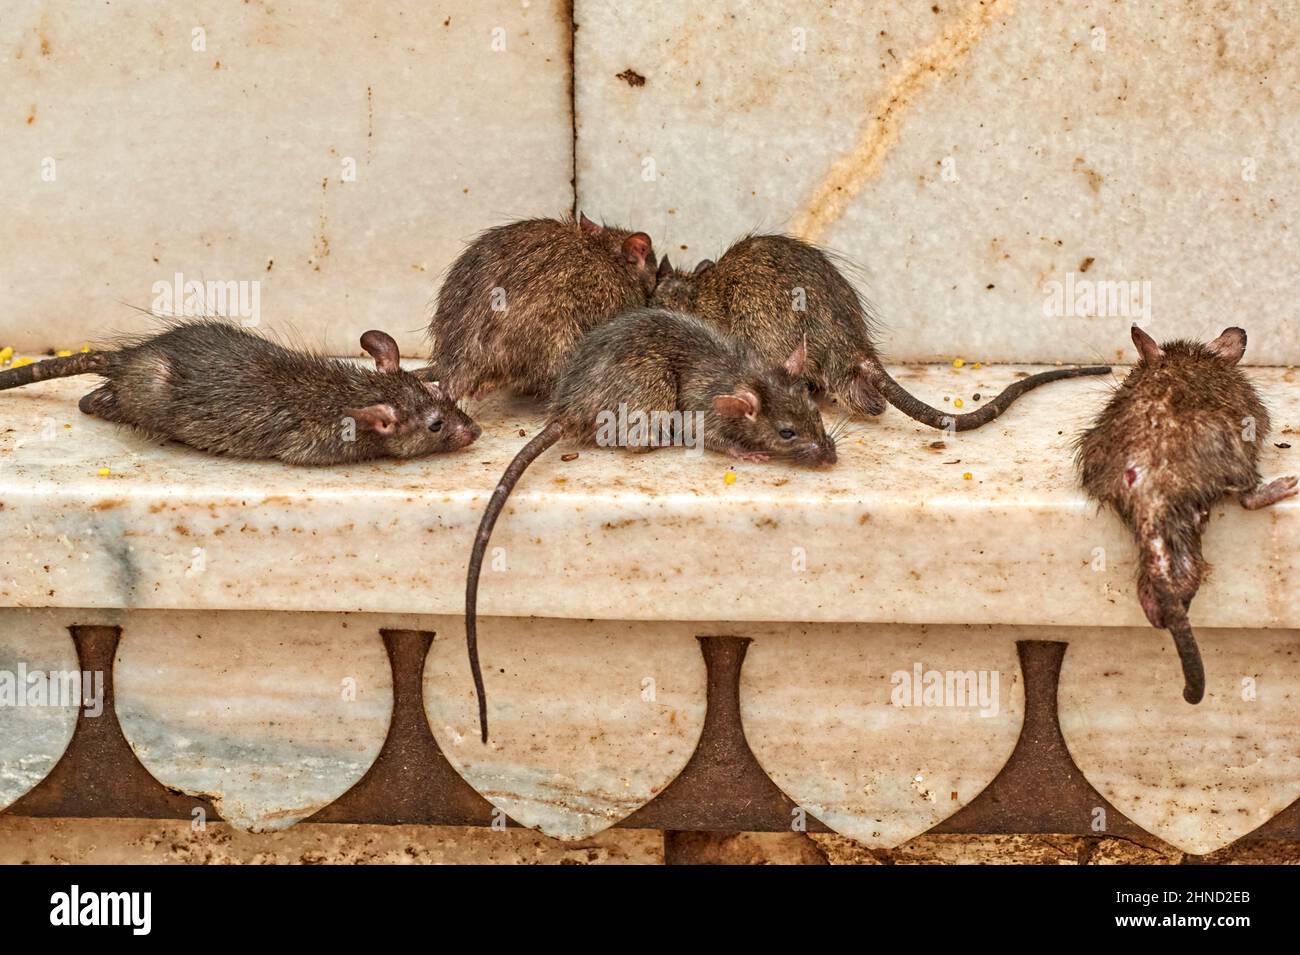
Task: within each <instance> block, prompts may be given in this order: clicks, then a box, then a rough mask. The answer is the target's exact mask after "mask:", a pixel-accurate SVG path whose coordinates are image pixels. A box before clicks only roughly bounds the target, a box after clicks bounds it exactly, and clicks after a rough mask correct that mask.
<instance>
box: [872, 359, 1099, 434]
mask: <svg viewBox="0 0 1300 955" xmlns="http://www.w3.org/2000/svg"><path fill="white" fill-rule="evenodd" d="M859 368H860V369H861V371H862V373H863V374H864V375H866V377H867V380H868V381H869V382H870V383H871V384H873V385H875V387H876V389H877V390H878V391H879V392H880V393H881V394H882V395H884V396H885V400H886V401H888V402H889V403H890V404H891V405H893V406H894V407H895V408H897V409H898V410H899V411H901V412H903V414H905V415H907V416H908V417H909V418H911V419H912V420H914V421H919V422H921V424H924V425H929V426H930V427H931V428H938V429H939V430H941V431H970V430H972V429H974V428H978V427H981V426H982V425H986V424H988V423H989V422H990V421H992V420H993V419H994V418H996V417H998V415H1000V414H1002V412H1004V411H1006V410H1007V409H1008V408H1009V407H1011V404H1012V402H1014V401H1015V400H1016V399H1017V398H1019V397H1020V396H1021V395H1023V394H1024V393H1025V392H1026V391H1032V390H1033V389H1034V388H1037V387H1038V386H1039V385H1045V384H1047V383H1048V382H1051V381H1063V380H1064V379H1066V378H1082V377H1084V376H1085V375H1108V374H1110V368H1108V367H1104V366H1101V365H1094V366H1090V367H1087V368H1057V369H1055V370H1053V371H1042V372H1039V373H1038V374H1036V375H1030V376H1029V377H1028V378H1021V379H1020V380H1019V381H1015V382H1012V383H1011V384H1009V385H1007V387H1006V388H1005V389H1003V391H1002V393H1001V394H999V395H998V396H997V397H996V398H994V399H993V400H992V401H990V402H989V403H988V404H986V405H984V406H983V407H981V408H980V409H979V410H978V411H970V412H967V413H966V414H949V413H947V412H946V411H940V410H939V409H938V408H931V407H930V406H929V405H927V404H926V403H925V402H924V401H920V400H918V399H917V398H915V397H913V396H912V394H911V393H910V392H908V391H907V389H906V388H904V387H903V386H902V385H900V384H899V383H898V382H897V381H895V380H894V379H893V378H892V377H891V376H890V374H889V372H887V371H885V369H884V366H883V365H881V364H880V361H879V359H876V358H868V359H866V360H864V361H863V362H862V363H861V365H859Z"/></svg>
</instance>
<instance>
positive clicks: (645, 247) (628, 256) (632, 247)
mask: <svg viewBox="0 0 1300 955" xmlns="http://www.w3.org/2000/svg"><path fill="white" fill-rule="evenodd" d="M650 249H651V246H650V236H648V235H646V234H645V233H644V232H633V233H632V234H631V235H630V236H628V237H627V238H626V239H624V240H623V258H624V259H625V260H626V261H627V264H628V265H635V266H636V267H637V268H638V269H644V268H645V260H646V259H647V258H649V257H650Z"/></svg>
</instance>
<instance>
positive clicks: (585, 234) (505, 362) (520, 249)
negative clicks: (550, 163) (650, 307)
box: [420, 213, 655, 399]
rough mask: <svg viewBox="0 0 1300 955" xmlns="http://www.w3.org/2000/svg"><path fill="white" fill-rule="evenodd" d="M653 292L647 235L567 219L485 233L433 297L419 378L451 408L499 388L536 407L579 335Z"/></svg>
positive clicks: (642, 301) (511, 225)
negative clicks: (427, 354) (428, 350)
mask: <svg viewBox="0 0 1300 955" xmlns="http://www.w3.org/2000/svg"><path fill="white" fill-rule="evenodd" d="M654 287H655V254H654V248H653V243H652V242H651V240H650V236H648V235H646V234H645V233H644V232H634V231H630V230H628V229H619V228H614V227H611V226H605V225H598V224H596V223H595V222H592V221H591V220H590V219H588V218H587V217H586V216H585V215H582V214H581V213H580V214H579V216H578V219H577V221H575V220H573V219H525V220H522V221H519V222H511V223H509V224H507V225H502V226H497V227H496V228H494V229H488V230H487V231H486V232H484V233H482V234H481V235H479V237H478V238H476V239H475V240H474V241H473V242H472V243H470V245H469V247H468V248H467V249H466V250H465V251H464V252H462V253H461V255H460V257H459V258H458V259H456V261H455V262H454V263H453V264H452V266H451V268H450V270H449V271H448V272H447V277H446V279H445V280H444V281H443V283H442V287H441V288H440V289H439V290H438V297H437V303H436V305H435V307H434V312H433V317H432V319H431V320H430V323H429V335H430V337H431V338H432V340H433V354H432V357H431V358H430V361H429V367H428V369H426V370H424V371H422V372H421V373H420V376H421V377H422V378H425V379H426V380H436V381H438V382H440V383H441V385H442V387H443V389H444V390H445V391H446V392H447V394H448V395H449V396H450V397H451V398H453V399H459V398H462V397H466V396H469V397H474V398H481V397H483V396H484V395H486V394H488V393H489V392H491V391H493V390H495V389H497V388H509V389H512V390H513V391H515V392H517V393H519V394H521V395H525V396H528V397H532V398H542V399H544V398H546V397H547V396H548V395H549V394H550V391H551V388H552V386H553V385H554V384H555V381H556V379H557V378H558V376H559V373H560V371H561V369H563V367H564V364H565V361H566V360H567V359H568V357H569V355H570V353H571V352H572V351H573V347H574V345H575V344H576V343H577V341H578V340H579V339H580V338H581V337H582V336H583V334H584V333H586V332H587V331H589V330H590V329H592V328H594V327H595V326H597V325H600V324H602V323H604V322H606V321H608V320H609V319H611V318H613V317H614V316H615V315H617V314H619V313H620V312H622V311H625V310H626V309H629V308H633V307H636V306H640V305H645V304H646V302H647V301H648V300H649V297H650V294H651V292H653V291H654Z"/></svg>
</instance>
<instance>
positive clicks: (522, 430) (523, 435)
mask: <svg viewBox="0 0 1300 955" xmlns="http://www.w3.org/2000/svg"><path fill="white" fill-rule="evenodd" d="M519 437H521V438H526V437H528V432H527V431H525V430H524V429H523V428H520V429H519Z"/></svg>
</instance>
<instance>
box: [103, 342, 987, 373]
mask: <svg viewBox="0 0 1300 955" xmlns="http://www.w3.org/2000/svg"><path fill="white" fill-rule="evenodd" d="M88 351H90V346H89V345H82V346H81V353H82V354H83V355H84V354H86V352H88ZM975 367H976V368H978V367H979V365H976V366H975Z"/></svg>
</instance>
